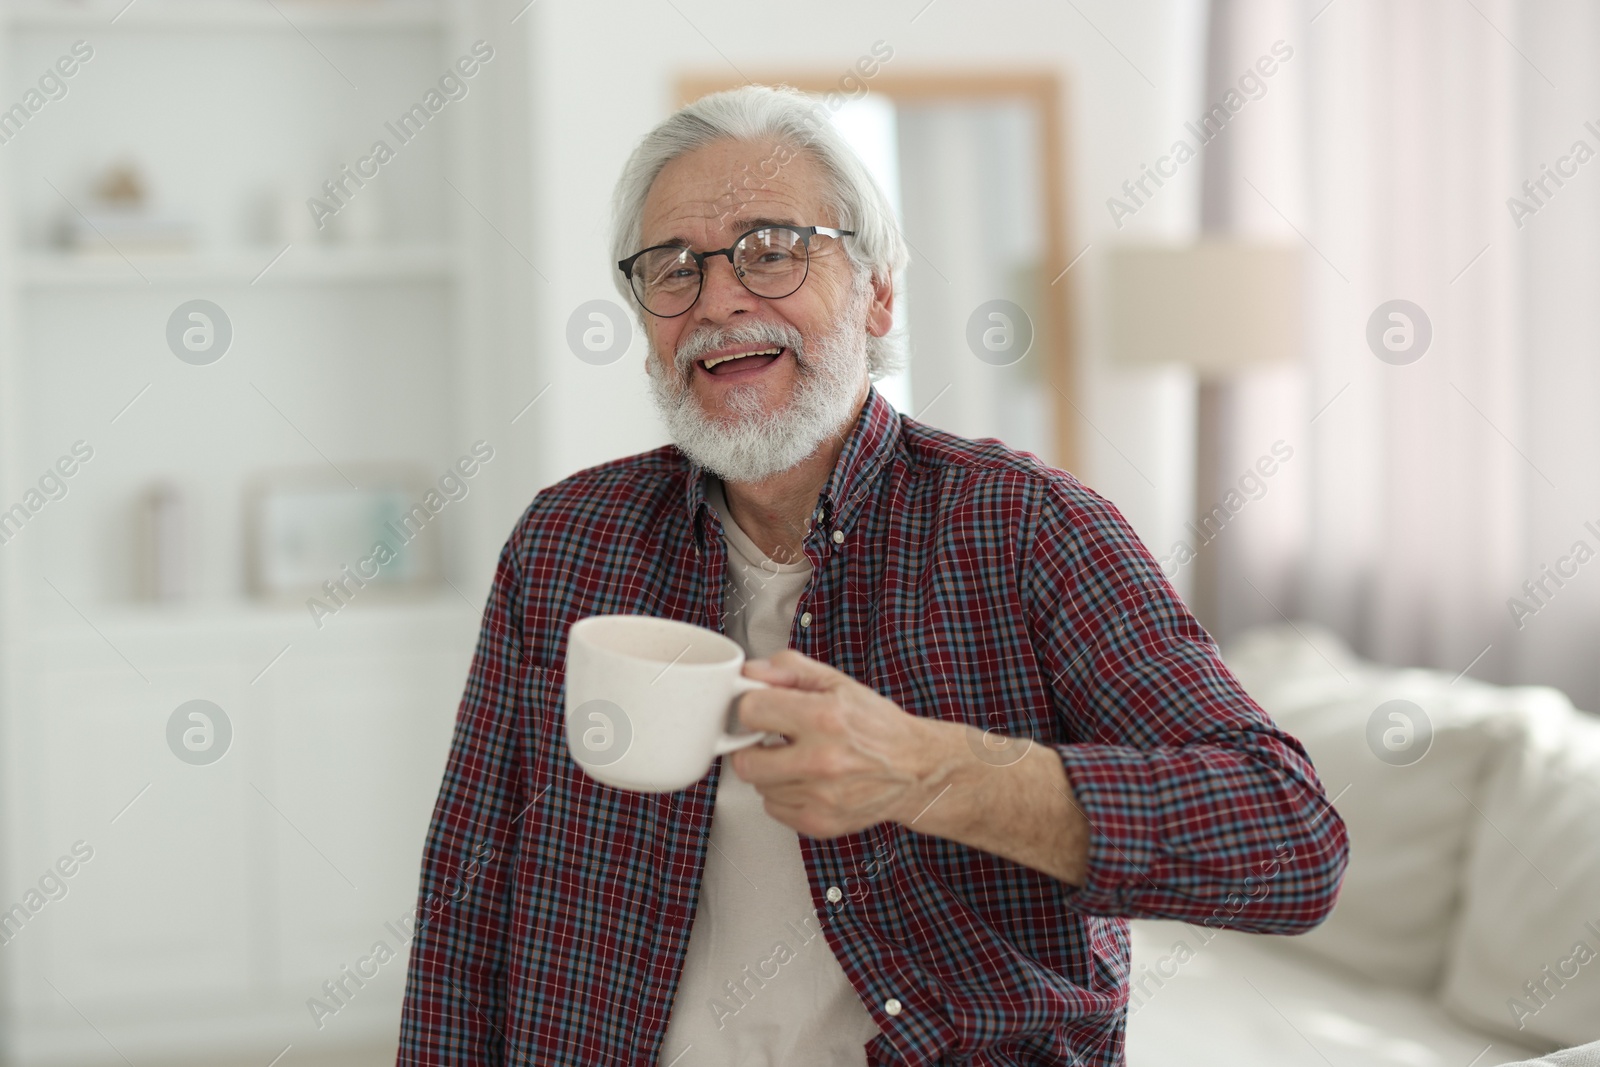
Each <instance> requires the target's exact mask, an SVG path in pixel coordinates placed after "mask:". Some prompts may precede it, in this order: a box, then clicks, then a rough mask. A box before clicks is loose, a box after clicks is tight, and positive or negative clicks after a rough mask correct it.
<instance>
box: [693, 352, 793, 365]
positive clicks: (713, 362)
mask: <svg viewBox="0 0 1600 1067" xmlns="http://www.w3.org/2000/svg"><path fill="white" fill-rule="evenodd" d="M782 354H783V349H781V348H763V349H761V350H760V351H758V352H735V353H733V355H731V356H713V357H711V358H710V359H703V360H701V361H700V365H701V366H703V367H705V369H706V370H710V369H711V368H712V367H715V366H716V365H717V364H718V363H726V362H728V360H730V359H743V358H744V357H746V356H780V355H782Z"/></svg>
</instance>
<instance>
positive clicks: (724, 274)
mask: <svg viewBox="0 0 1600 1067" xmlns="http://www.w3.org/2000/svg"><path fill="white" fill-rule="evenodd" d="M760 299H761V298H760V297H758V296H756V295H755V294H754V293H752V292H751V291H750V290H748V289H746V288H745V287H744V283H743V282H741V281H739V275H738V274H737V273H735V271H734V269H733V263H732V262H731V261H730V260H729V259H728V257H727V256H712V257H711V258H710V259H708V260H706V275H705V280H704V282H702V283H701V286H700V301H699V303H698V304H696V305H695V310H696V312H697V313H698V314H699V315H700V317H701V318H706V319H713V320H717V319H725V318H727V317H728V316H730V315H734V314H738V313H739V312H742V311H753V310H755V308H756V306H757V302H758V301H759V300H760Z"/></svg>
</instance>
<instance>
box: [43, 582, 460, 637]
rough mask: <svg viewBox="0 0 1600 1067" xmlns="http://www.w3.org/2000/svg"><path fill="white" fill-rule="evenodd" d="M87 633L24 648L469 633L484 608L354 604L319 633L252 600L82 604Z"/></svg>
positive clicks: (55, 629)
mask: <svg viewBox="0 0 1600 1067" xmlns="http://www.w3.org/2000/svg"><path fill="white" fill-rule="evenodd" d="M84 610H85V611H86V612H87V615H88V617H89V619H90V620H92V624H91V625H85V621H84V619H82V618H80V617H77V616H72V617H70V618H69V617H65V616H64V617H61V618H59V619H52V620H50V621H48V622H45V623H43V624H41V625H38V626H36V627H34V628H33V630H32V632H31V633H30V634H29V635H28V636H27V637H26V638H24V639H23V640H24V641H26V642H28V643H31V644H34V645H36V646H43V645H51V646H58V645H70V646H78V645H96V644H103V643H104V641H105V640H106V639H107V637H108V636H109V637H110V638H111V639H114V640H115V641H116V642H117V643H118V644H121V643H123V642H124V641H134V642H137V643H140V644H145V643H151V642H154V643H156V644H162V643H172V642H179V643H185V644H190V643H203V642H204V641H206V640H207V639H223V640H226V639H228V638H229V637H230V636H239V635H251V634H255V635H263V634H265V635H275V634H286V635H288V636H290V637H316V636H318V635H319V633H320V634H332V635H334V636H339V635H341V634H343V635H349V634H352V633H365V634H369V635H370V634H373V633H382V632H386V631H394V630H409V629H414V628H416V627H418V626H423V627H430V626H433V627H437V626H440V625H443V626H445V627H447V628H458V627H462V626H468V628H472V627H473V626H475V624H476V620H477V619H478V618H479V616H480V615H481V611H482V606H481V605H474V604H471V603H468V602H467V601H466V600H464V599H463V598H462V597H460V596H458V595H457V594H456V593H455V592H453V591H451V590H450V589H448V588H446V589H445V590H443V591H442V592H436V591H431V590H430V591H426V592H422V593H418V594H416V595H413V596H409V597H391V598H389V599H387V600H385V601H366V602H363V601H359V600H358V601H355V602H353V603H351V604H350V605H349V607H348V608H343V609H341V610H340V611H339V612H338V613H337V614H336V615H334V616H331V617H329V618H327V619H326V620H325V621H324V625H323V627H322V629H321V630H320V631H319V630H318V629H317V628H316V627H315V626H314V625H313V624H312V623H311V622H310V621H309V614H308V612H307V611H306V608H305V605H304V604H303V603H301V604H289V603H279V602H271V601H258V600H246V599H236V600H218V601H196V602H187V603H180V604H135V603H129V602H125V601H119V602H114V603H101V604H86V605H84Z"/></svg>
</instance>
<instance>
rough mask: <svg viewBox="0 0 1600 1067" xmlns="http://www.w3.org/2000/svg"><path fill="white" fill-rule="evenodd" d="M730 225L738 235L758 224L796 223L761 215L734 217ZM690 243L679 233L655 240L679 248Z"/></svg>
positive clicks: (791, 220)
mask: <svg viewBox="0 0 1600 1067" xmlns="http://www.w3.org/2000/svg"><path fill="white" fill-rule="evenodd" d="M730 225H731V227H732V228H733V231H734V236H738V235H739V234H741V233H745V232H747V231H749V230H753V229H756V228H757V227H759V226H794V225H797V223H796V222H795V221H794V219H780V218H768V217H765V216H763V217H760V218H743V219H734V220H733V222H732V223H730ZM691 244H693V242H692V241H690V240H689V239H688V238H687V237H684V236H683V235H681V234H673V235H672V236H671V237H668V238H666V239H665V240H661V241H657V242H655V245H675V246H677V247H679V248H688V247H689V246H690V245H691Z"/></svg>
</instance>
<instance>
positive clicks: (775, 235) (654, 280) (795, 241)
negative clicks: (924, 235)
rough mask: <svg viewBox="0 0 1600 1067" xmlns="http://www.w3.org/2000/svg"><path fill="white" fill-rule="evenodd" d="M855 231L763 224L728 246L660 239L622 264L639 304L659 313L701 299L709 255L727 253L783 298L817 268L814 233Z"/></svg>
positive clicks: (751, 284) (747, 277) (742, 276)
mask: <svg viewBox="0 0 1600 1067" xmlns="http://www.w3.org/2000/svg"><path fill="white" fill-rule="evenodd" d="M819 233H820V234H822V235H823V236H824V237H833V238H839V237H854V236H855V233H856V231H854V230H836V229H833V228H831V227H828V226H757V227H756V228H755V229H753V230H746V231H745V232H744V233H742V234H740V235H739V239H738V240H736V241H734V242H733V244H731V245H729V246H728V247H727V248H719V249H717V250H716V251H714V252H696V251H695V250H694V249H692V248H685V247H683V246H682V245H655V246H654V247H651V248H646V249H645V250H644V251H643V252H636V253H635V254H633V255H631V256H629V257H628V258H627V259H624V260H622V261H621V262H619V263H618V264H617V268H618V269H619V270H621V271H622V274H623V277H625V278H627V279H628V284H629V285H630V286H631V287H632V288H633V295H634V297H635V298H637V299H638V301H639V306H640V307H642V308H644V309H645V310H646V311H648V312H649V313H650V314H652V315H655V316H656V317H657V318H663V319H671V318H676V317H677V316H679V315H682V314H683V313H684V312H685V311H688V310H689V309H690V308H692V307H693V306H694V302H695V301H696V300H699V299H700V290H701V288H702V287H703V286H704V285H705V280H706V260H708V259H710V258H711V257H712V256H727V257H728V262H729V263H731V264H733V273H734V276H735V277H736V278H738V279H739V284H741V285H743V286H744V287H745V288H746V289H748V290H749V291H750V292H752V293H754V294H755V295H756V296H759V297H764V298H766V299H768V300H777V299H780V298H782V297H785V296H788V295H789V294H791V293H793V292H795V291H796V290H798V289H799V288H800V287H801V286H802V285H804V284H805V281H806V275H807V274H808V273H809V272H810V270H811V238H812V237H813V236H815V235H816V234H819Z"/></svg>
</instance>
